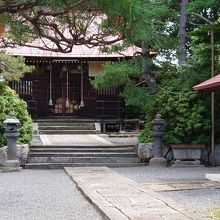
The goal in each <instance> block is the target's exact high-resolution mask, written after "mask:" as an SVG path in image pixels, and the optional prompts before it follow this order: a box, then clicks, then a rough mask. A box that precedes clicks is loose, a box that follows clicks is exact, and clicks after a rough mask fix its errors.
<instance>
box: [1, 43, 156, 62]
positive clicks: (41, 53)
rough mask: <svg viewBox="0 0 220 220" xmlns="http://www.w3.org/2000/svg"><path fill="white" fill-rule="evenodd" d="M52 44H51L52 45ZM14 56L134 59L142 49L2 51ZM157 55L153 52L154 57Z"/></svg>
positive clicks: (22, 49)
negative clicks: (116, 50) (63, 51)
mask: <svg viewBox="0 0 220 220" xmlns="http://www.w3.org/2000/svg"><path fill="white" fill-rule="evenodd" d="M50 44H51V43H50ZM31 45H40V46H42V42H41V41H40V39H38V40H35V41H34V42H33V43H32V44H31ZM1 50H4V51H6V52H7V53H10V54H12V55H14V56H24V57H44V58H46V57H48V58H119V57H132V56H134V54H135V53H136V52H141V48H139V47H136V46H132V47H128V48H126V49H125V50H124V51H122V52H121V53H116V52H114V53H104V52H102V51H101V50H100V47H92V48H89V47H87V46H85V45H77V46H74V47H73V50H72V52H70V53H61V52H52V51H50V50H41V49H38V48H33V47H27V46H22V47H21V46H18V47H15V48H12V47H7V48H4V49H1ZM155 54H156V53H154V52H152V56H153V55H155Z"/></svg>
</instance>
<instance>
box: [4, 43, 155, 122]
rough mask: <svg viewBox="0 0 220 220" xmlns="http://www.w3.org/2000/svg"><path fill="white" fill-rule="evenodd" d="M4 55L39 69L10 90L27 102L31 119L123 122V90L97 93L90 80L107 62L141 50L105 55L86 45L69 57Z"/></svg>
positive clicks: (27, 52) (27, 51)
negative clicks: (116, 119) (56, 117)
mask: <svg viewBox="0 0 220 220" xmlns="http://www.w3.org/2000/svg"><path fill="white" fill-rule="evenodd" d="M36 42H38V44H40V43H41V42H40V41H37V40H36V41H35V43H36ZM5 51H6V52H7V53H10V54H12V55H13V56H23V57H25V60H26V63H27V64H30V65H34V66H35V67H36V68H35V70H34V71H33V72H32V73H27V74H25V76H24V77H23V78H22V79H21V80H20V81H18V82H16V81H13V82H11V83H10V86H11V88H12V89H14V90H15V91H16V92H17V93H18V94H19V96H20V97H21V98H22V99H24V100H25V101H26V102H27V104H28V108H29V111H30V113H31V115H32V116H34V117H37V118H39V117H49V116H77V117H80V118H121V117H122V116H123V112H124V105H123V100H122V99H121V97H120V96H119V94H120V88H119V87H112V88H107V89H97V90H96V89H95V88H94V87H93V86H92V84H91V80H93V79H94V77H95V76H97V75H99V74H102V73H103V65H104V64H105V63H106V62H116V61H118V60H120V59H130V58H131V57H132V56H134V54H135V53H136V52H140V48H138V47H135V46H133V47H129V48H127V49H126V50H124V51H123V52H122V53H120V54H119V53H109V54H107V53H103V52H101V50H100V49H99V47H93V48H88V47H87V46H85V45H81V46H74V47H73V50H72V52H70V53H60V52H51V51H49V50H41V49H38V48H31V47H16V48H5ZM152 55H153V54H152Z"/></svg>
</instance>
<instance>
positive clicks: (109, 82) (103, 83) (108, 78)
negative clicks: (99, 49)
mask: <svg viewBox="0 0 220 220" xmlns="http://www.w3.org/2000/svg"><path fill="white" fill-rule="evenodd" d="M139 75H140V69H139V67H138V66H137V65H134V64H132V63H130V62H128V61H121V62H115V63H106V64H105V65H104V74H103V75H100V76H97V77H96V78H95V80H93V81H92V84H93V86H94V87H95V88H102V87H106V88H108V87H112V86H120V85H123V84H125V83H126V82H128V81H130V78H131V77H138V76H139Z"/></svg>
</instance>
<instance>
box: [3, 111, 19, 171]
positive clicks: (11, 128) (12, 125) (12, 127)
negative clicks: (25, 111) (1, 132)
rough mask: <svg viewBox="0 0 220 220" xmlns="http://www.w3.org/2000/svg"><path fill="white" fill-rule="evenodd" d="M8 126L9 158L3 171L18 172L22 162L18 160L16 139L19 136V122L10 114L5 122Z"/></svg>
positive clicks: (6, 134)
mask: <svg viewBox="0 0 220 220" xmlns="http://www.w3.org/2000/svg"><path fill="white" fill-rule="evenodd" d="M4 124H6V129H5V130H6V131H5V136H6V138H7V155H8V158H7V160H6V161H5V163H4V167H3V171H16V170H20V169H21V168H20V162H19V160H18V158H17V148H16V139H17V137H18V136H19V133H18V125H19V124H20V122H19V120H18V119H17V118H16V117H15V116H14V115H13V114H12V113H9V115H8V117H7V119H6V120H5V121H4Z"/></svg>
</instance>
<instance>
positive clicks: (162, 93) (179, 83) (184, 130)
mask: <svg viewBox="0 0 220 220" xmlns="http://www.w3.org/2000/svg"><path fill="white" fill-rule="evenodd" d="M172 71H173V70H172ZM172 71H170V72H169V71H167V72H168V74H165V73H164V72H163V74H162V76H158V78H159V80H161V84H160V86H161V88H162V89H160V90H159V91H158V92H157V93H156V94H155V95H154V97H153V102H151V103H150V104H149V105H148V106H147V113H146V114H147V116H146V125H145V128H144V130H143V131H142V132H141V135H140V141H141V142H149V141H152V137H151V129H152V128H151V122H152V120H153V118H154V117H155V115H156V114H157V113H160V114H161V115H162V117H163V118H164V119H165V121H166V132H165V136H164V142H165V144H166V145H168V144H178V143H208V142H209V134H210V120H209V118H210V117H209V108H208V106H207V103H206V101H202V96H201V95H200V94H198V93H196V92H195V91H193V89H192V86H191V83H190V80H188V79H185V78H184V77H182V74H183V73H182V72H181V71H179V72H178V73H177V70H176V72H172Z"/></svg>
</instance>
